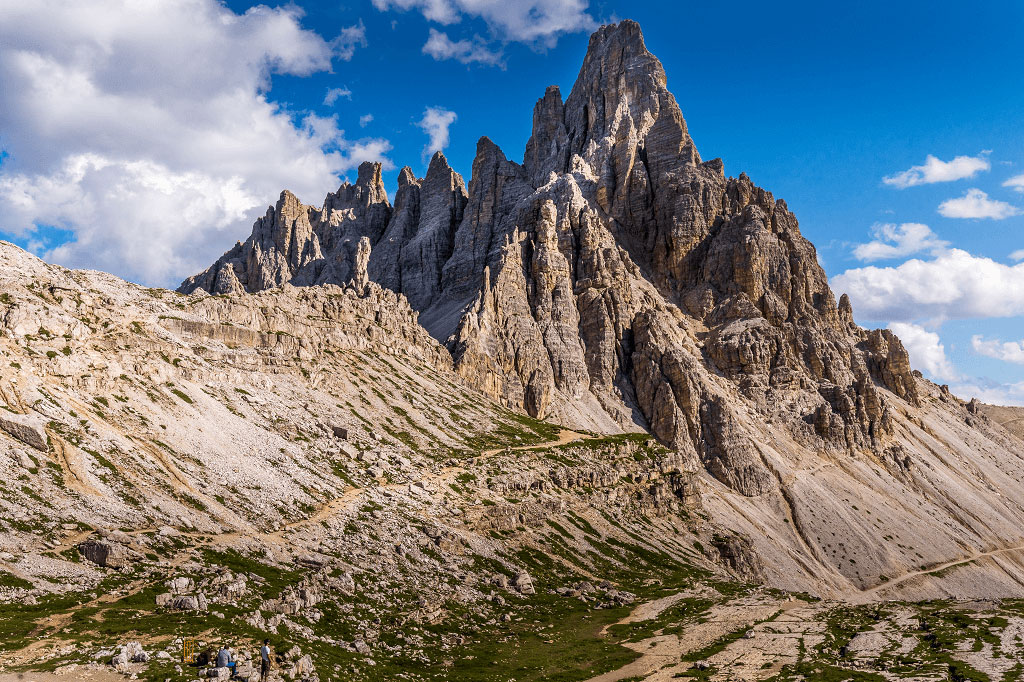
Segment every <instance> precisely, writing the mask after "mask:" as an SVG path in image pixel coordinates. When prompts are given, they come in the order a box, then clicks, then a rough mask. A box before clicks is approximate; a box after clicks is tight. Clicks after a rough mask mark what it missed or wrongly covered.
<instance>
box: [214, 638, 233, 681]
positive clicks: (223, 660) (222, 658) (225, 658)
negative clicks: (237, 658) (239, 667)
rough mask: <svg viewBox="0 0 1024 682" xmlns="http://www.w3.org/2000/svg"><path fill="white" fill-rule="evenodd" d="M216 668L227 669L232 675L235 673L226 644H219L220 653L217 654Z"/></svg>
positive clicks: (229, 650)
mask: <svg viewBox="0 0 1024 682" xmlns="http://www.w3.org/2000/svg"><path fill="white" fill-rule="evenodd" d="M217 667H218V668H229V669H230V670H231V674H232V675H234V673H235V662H234V660H232V658H231V649H229V648H228V645H227V644H221V646H220V651H218V652H217Z"/></svg>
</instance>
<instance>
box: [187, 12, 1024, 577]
mask: <svg viewBox="0 0 1024 682" xmlns="http://www.w3.org/2000/svg"><path fill="white" fill-rule="evenodd" d="M338 196H344V197H346V198H347V199H346V201H348V202H349V203H346V204H344V206H345V207H346V208H345V211H346V213H344V214H343V215H342V216H341V217H339V214H338V208H337V207H338V206H339V205H340V204H338V200H337V198H336V197H338ZM374 202H376V203H374ZM396 206H397V208H396V209H392V208H391V206H390V205H389V204H388V201H387V197H386V195H385V192H384V189H383V186H382V185H381V182H380V173H379V167H377V166H374V165H372V164H364V166H363V167H361V169H360V173H359V179H358V180H357V182H356V184H355V185H348V184H346V185H342V188H341V189H340V190H339V192H338V194H337V195H331V196H329V197H328V199H327V201H326V202H325V204H324V207H323V208H322V209H317V208H314V207H309V206H302V205H299V204H298V203H297V202H294V201H293V200H292V198H291V197H290V195H287V194H286V195H283V196H282V200H281V201H280V202H279V204H278V207H277V209H276V210H275V211H272V212H271V213H268V217H267V218H263V219H261V220H260V221H258V222H257V224H256V228H255V230H254V233H253V235H252V237H250V238H249V240H248V241H247V242H246V243H245V244H243V245H240V246H236V247H235V249H234V250H232V251H231V252H229V253H228V254H225V256H224V258H222V259H221V260H220V261H218V263H217V264H215V265H214V266H212V267H211V268H210V269H209V270H207V271H206V272H205V273H202V274H200V275H197V276H196V277H194V278H192V279H190V280H188V281H186V282H185V283H184V284H183V285H182V289H181V290H182V291H184V292H189V291H195V290H197V289H206V290H209V291H214V292H216V291H232V292H241V291H243V290H244V291H255V290H258V289H260V288H262V287H263V286H265V284H264V283H268V282H270V281H273V282H275V283H276V282H280V281H284V280H288V281H292V282H297V283H313V282H324V281H338V278H340V277H344V276H347V273H348V272H349V268H348V266H338V265H332V264H335V263H339V262H342V261H345V259H346V258H347V257H348V256H347V254H348V253H350V252H351V248H350V246H346V244H351V243H353V242H354V240H356V239H357V238H364V237H366V238H368V239H369V240H370V242H371V244H372V246H371V256H370V274H371V275H372V276H373V277H374V278H375V279H376V280H377V281H378V282H380V283H381V284H382V285H384V286H385V287H388V288H391V289H392V290H394V291H396V292H400V293H402V294H403V295H404V296H405V297H406V299H407V300H409V301H410V303H411V304H412V305H413V307H414V308H416V309H417V310H418V311H419V312H420V318H419V319H420V323H421V324H422V325H423V326H424V327H425V328H426V329H427V330H428V331H429V332H430V333H431V335H432V336H433V337H434V338H436V339H438V340H439V341H442V342H444V343H445V345H446V347H447V349H448V350H449V352H450V353H451V356H452V360H453V366H454V369H455V371H456V372H457V373H458V374H459V375H460V376H461V377H463V378H464V379H465V380H466V381H467V382H468V384H469V385H471V386H473V387H475V388H476V389H478V390H480V391H482V392H484V393H485V394H487V395H489V396H491V397H492V398H493V399H495V400H497V401H499V402H500V403H501V404H504V405H507V406H509V407H511V408H513V409H516V410H524V411H525V412H527V413H528V414H530V415H532V416H534V417H539V418H546V419H550V420H552V421H556V422H558V423H560V424H563V425H566V426H569V427H572V428H585V429H594V430H598V431H603V432H618V431H622V430H625V431H637V430H646V431H648V432H650V433H652V434H653V435H654V436H656V437H657V438H658V440H659V441H660V442H661V443H662V444H664V445H665V446H666V447H668V448H670V449H672V450H673V451H676V452H679V453H680V455H681V456H682V457H683V458H684V460H686V461H688V462H691V463H692V466H693V467H695V468H700V469H703V470H704V471H706V472H708V473H709V474H710V478H707V479H705V481H706V484H707V489H706V491H705V494H706V495H707V496H708V499H709V500H710V501H709V506H710V507H711V508H713V509H714V510H715V513H716V515H717V516H716V519H717V520H719V521H721V522H723V523H726V524H727V525H730V526H731V527H733V528H737V529H740V528H742V532H743V533H744V534H745V535H747V536H749V537H750V538H751V539H752V541H753V542H754V544H755V545H756V547H757V551H758V553H760V554H761V555H762V556H763V557H771V560H770V561H768V562H766V563H767V565H768V568H767V569H766V570H767V571H768V573H769V575H771V577H772V579H773V580H776V581H778V582H779V583H780V584H785V585H786V586H789V587H794V588H801V587H805V586H806V585H807V583H806V580H805V577H806V576H814V578H813V582H814V583H815V585H816V587H817V588H818V589H820V588H821V587H822V586H824V585H828V586H829V589H834V590H837V591H839V592H843V591H847V590H850V589H860V588H863V587H865V586H867V585H869V584H871V583H873V582H874V581H876V580H877V579H878V576H880V575H892V574H899V573H902V572H905V571H907V570H910V569H912V568H914V567H916V566H919V565H921V564H928V563H932V562H941V561H943V560H946V559H949V558H954V557H956V556H959V555H960V554H962V553H964V552H965V551H974V550H981V549H989V548H991V547H992V546H997V545H998V546H1002V545H1003V544H1005V543H1008V542H1009V543H1014V542H1017V541H1019V540H1024V535H1022V534H1021V533H1020V532H1019V531H1018V530H1016V529H1017V528H1018V527H1019V522H1020V519H1021V514H1022V509H1021V507H1020V506H1019V505H1018V504H1017V503H1016V502H1015V501H1014V500H1016V499H1019V498H1018V497H1017V495H1016V494H1014V491H1016V490H1017V489H1018V488H1019V487H1020V485H1021V478H1020V471H1021V469H1020V467H1021V449H1020V447H1019V445H1018V443H1017V441H1016V440H1011V439H1008V438H1007V437H1006V435H1005V434H1004V433H1003V432H1002V431H1001V430H1000V429H998V428H995V427H993V425H991V424H990V423H988V422H986V421H984V420H982V419H978V418H973V417H971V415H970V414H968V412H967V411H966V410H965V407H964V405H963V404H962V403H960V402H959V401H957V400H956V399H955V398H953V397H952V396H950V395H948V394H947V393H944V392H943V391H941V390H939V389H938V388H936V387H934V386H932V385H931V384H929V383H928V382H926V381H923V380H922V379H921V378H920V376H919V375H915V374H914V373H913V372H912V371H911V367H910V363H909V360H908V356H907V353H906V351H905V350H904V348H903V346H902V344H901V343H900V341H899V339H898V338H896V337H895V336H894V335H893V334H892V333H891V332H889V331H887V330H875V331H866V330H863V329H861V328H860V327H858V326H857V325H856V324H855V323H854V321H853V312H852V308H851V304H850V301H849V299H848V298H847V297H845V296H843V297H841V298H840V299H839V300H838V301H837V300H836V297H835V296H834V295H833V293H832V291H831V289H830V288H829V285H828V281H827V278H826V276H825V273H824V271H823V270H822V268H821V267H820V266H819V264H818V263H817V259H816V255H815V251H814V247H813V246H812V245H811V244H810V243H809V242H808V241H807V240H806V239H804V238H803V236H802V235H801V234H800V230H799V227H798V225H797V221H796V218H795V217H794V216H793V214H792V213H791V212H790V211H789V210H788V209H787V207H786V205H785V203H784V202H783V201H781V200H776V199H775V198H774V197H772V195H771V194H770V193H768V192H766V191H764V190H762V189H760V188H758V187H756V186H755V185H754V184H753V183H752V182H751V181H750V179H749V178H747V177H746V176H745V175H740V177H739V178H738V179H737V178H727V177H726V176H725V175H724V173H723V164H722V162H721V161H720V160H718V159H714V160H711V161H702V159H701V157H700V156H699V154H698V153H697V150H696V148H695V146H694V143H693V140H692V139H691V138H690V135H689V133H688V131H687V128H686V123H685V121H684V120H683V117H682V114H681V112H680V109H679V106H678V105H677V103H676V100H675V98H674V97H673V96H672V94H671V93H670V92H669V90H668V88H667V79H666V74H665V72H664V70H663V68H662V66H661V64H660V63H659V62H658V60H657V59H656V58H655V57H654V56H653V55H652V54H651V53H650V52H649V51H648V50H647V49H646V47H645V45H644V41H643V37H642V35H641V33H640V29H639V27H638V26H637V25H636V24H635V23H633V22H630V21H624V22H621V23H619V24H617V25H611V26H605V27H602V28H601V29H600V30H599V31H597V32H596V33H595V34H594V35H593V36H592V38H591V41H590V45H589V48H588V51H587V54H586V57H585V59H584V62H583V66H582V68H581V70H580V73H579V76H578V78H577V80H576V83H575V85H574V86H573V88H572V91H571V92H570V93H569V95H568V97H567V98H565V99H564V101H563V99H562V96H561V94H560V92H559V91H558V89H557V88H555V87H551V88H548V89H547V91H546V92H545V94H544V97H542V98H541V99H540V100H538V102H537V104H536V106H535V107H534V112H533V135H532V136H531V138H530V140H529V142H528V143H527V146H526V151H525V155H524V160H523V163H522V164H521V165H520V164H517V163H515V162H512V161H509V160H508V159H507V158H506V157H505V156H504V154H503V153H502V152H501V151H500V150H499V149H498V148H497V147H496V146H495V145H494V144H493V143H492V142H490V141H489V140H488V139H487V138H482V139H481V140H480V143H479V145H478V150H477V157H476V159H475V161H474V163H473V173H472V179H471V181H470V183H469V189H468V193H464V191H463V183H462V180H461V178H459V177H458V176H457V175H456V174H455V173H453V172H452V171H451V169H450V168H449V167H448V165H447V163H446V162H445V161H444V158H443V157H442V156H441V155H437V156H435V157H434V159H433V160H432V161H431V165H430V170H429V171H428V173H427V178H426V179H425V180H424V181H422V182H419V181H416V180H415V179H414V178H413V177H412V174H411V173H410V172H409V170H408V169H405V170H403V172H402V179H401V188H400V190H399V197H398V201H397V202H396ZM293 225H294V226H296V227H294V228H293V227H290V226H293ZM300 226H301V227H300ZM268 230H269V231H268ZM296 235H299V237H296ZM375 235H376V236H375ZM303 236H305V237H303ZM375 240H376V241H375ZM325 243H330V244H334V246H333V247H331V248H330V249H328V250H326V251H324V250H323V247H322V245H323V244H325ZM263 244H281V245H286V246H282V247H279V248H278V249H277V250H274V248H271V247H264V246H261V245H263ZM425 245H426V246H425ZM427 247H429V248H427ZM268 248H269V250H268ZM307 253H311V254H313V257H312V258H311V259H309V260H303V259H302V258H298V257H297V256H296V254H307ZM445 259H446V260H445ZM442 261H444V262H443V265H441V263H442ZM281 262H287V263H289V268H290V269H289V268H283V267H279V266H278V265H277V264H278V263H281ZM293 263H294V267H292V265H291V264H293ZM332 267H333V269H332ZM961 459H963V461H961ZM965 462H967V464H965ZM807 472H813V475H810V474H808V473H807ZM997 491H998V492H997ZM851 512H852V516H851ZM907 528H914V529H915V531H914V532H915V534H916V535H915V538H914V542H910V539H911V538H910V536H909V535H908V534H907ZM1018 544H1022V543H1018ZM1011 574H1012V575H1011V576H1010V577H1005V576H1001V577H1000V578H999V579H998V580H999V581H1000V582H1001V583H1002V582H1006V584H1007V585H1010V584H1013V585H1015V584H1016V583H1017V580H1018V576H1017V574H1016V571H1015V570H1014V571H1011ZM1012 589H1013V590H1016V589H1017V588H1016V587H1014V588H1012Z"/></svg>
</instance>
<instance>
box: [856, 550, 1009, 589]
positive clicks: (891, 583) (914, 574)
mask: <svg viewBox="0 0 1024 682" xmlns="http://www.w3.org/2000/svg"><path fill="white" fill-rule="evenodd" d="M1020 551H1024V545H1015V546H1013V547H1003V548H1001V549H992V550H989V551H987V552H976V553H975V554H972V555H971V556H968V557H964V558H962V559H954V560H953V561H947V562H946V563H943V564H937V565H935V566H929V567H928V568H922V569H920V570H917V571H911V572H910V573H904V574H903V575H901V576H900V577H898V578H894V579H892V580H888V581H886V582H884V583H880V584H878V585H875V586H874V587H869V588H868V589H866V590H861V591H860V592H858V593H855V594H854V595H852V596H853V597H854V599H855V600H857V601H859V600H861V599H863V600H864V601H871V598H872V597H874V596H875V595H877V594H878V593H879V592H882V591H884V590H887V589H889V588H892V587H896V586H898V585H902V584H903V583H906V582H908V581H910V580H913V579H914V578H918V577H920V576H923V575H929V574H931V573H936V572H938V571H944V570H946V569H947V568H953V567H954V566H962V565H963V564H969V563H971V562H973V561H977V560H978V559H984V558H985V557H991V556H996V555H998V554H1008V553H1010V552H1020Z"/></svg>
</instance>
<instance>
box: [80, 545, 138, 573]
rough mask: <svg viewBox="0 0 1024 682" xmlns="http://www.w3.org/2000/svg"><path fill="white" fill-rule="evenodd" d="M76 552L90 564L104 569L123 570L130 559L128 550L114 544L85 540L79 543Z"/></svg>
mask: <svg viewBox="0 0 1024 682" xmlns="http://www.w3.org/2000/svg"><path fill="white" fill-rule="evenodd" d="M78 552H79V554H81V555H82V556H83V557H85V558H86V559H87V560H89V561H91V562H92V563H94V564H96V565H98V566H104V567H106V568H124V567H125V566H127V565H128V563H129V561H130V559H131V555H130V553H129V551H128V548H127V547H125V546H124V545H120V544H117V543H115V542H101V541H99V540H86V541H84V542H82V543H79V545H78Z"/></svg>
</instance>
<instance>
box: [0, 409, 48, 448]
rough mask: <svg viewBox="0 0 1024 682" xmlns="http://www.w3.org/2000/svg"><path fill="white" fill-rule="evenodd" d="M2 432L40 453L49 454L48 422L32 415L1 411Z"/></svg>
mask: <svg viewBox="0 0 1024 682" xmlns="http://www.w3.org/2000/svg"><path fill="white" fill-rule="evenodd" d="M0 430H2V431H4V432H6V433H7V434H8V435H9V436H11V437H12V438H16V439H17V440H19V441H21V442H22V443H24V444H25V445H28V446H30V447H33V448H35V449H36V450H39V451H40V452H49V450H50V446H49V444H48V442H47V440H46V420H45V419H43V418H42V417H39V416H37V415H32V414H15V413H13V412H8V411H7V410H3V409H0Z"/></svg>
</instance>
